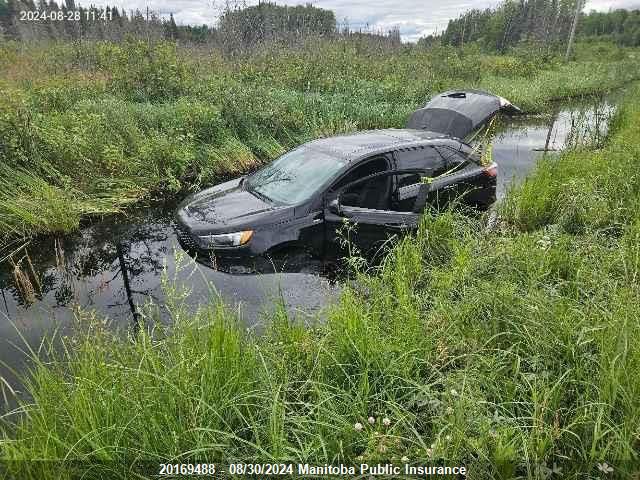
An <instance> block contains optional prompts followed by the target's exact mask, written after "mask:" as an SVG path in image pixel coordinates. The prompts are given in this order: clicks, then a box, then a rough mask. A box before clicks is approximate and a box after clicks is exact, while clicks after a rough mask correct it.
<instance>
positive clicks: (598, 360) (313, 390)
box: [0, 88, 640, 479]
mask: <svg viewBox="0 0 640 480" xmlns="http://www.w3.org/2000/svg"><path fill="white" fill-rule="evenodd" d="M638 93H640V89H638V88H636V89H634V91H632V92H631V93H630V94H629V95H628V96H627V99H626V100H627V101H626V102H625V103H623V107H622V109H621V111H620V112H619V114H618V118H617V120H616V122H615V126H614V129H613V131H612V133H611V138H610V140H609V142H608V143H607V144H606V146H604V147H603V148H601V149H600V150H595V151H587V150H583V151H580V152H570V153H567V154H564V155H562V156H561V157H559V158H557V159H553V160H551V159H546V160H542V161H541V163H540V166H539V170H538V171H537V172H536V173H534V174H533V175H532V177H531V178H530V179H529V180H527V181H526V182H525V183H524V184H523V185H522V186H521V187H516V188H514V189H513V190H512V191H511V192H510V193H509V195H508V198H507V201H506V203H505V205H504V207H503V208H502V211H501V214H500V221H499V222H498V227H497V228H496V229H494V230H492V231H486V230H485V229H483V225H482V221H481V219H473V218H468V217H464V216H461V215H460V214H457V213H455V212H446V213H444V214H441V215H437V216H431V215H426V216H425V218H424V220H423V222H422V225H421V227H420V231H419V232H418V233H417V235H416V236H414V237H411V238H405V239H403V240H402V241H400V242H398V243H397V245H396V246H395V247H394V248H393V250H392V251H391V252H390V254H389V256H388V257H387V259H386V260H385V262H384V263H383V264H382V265H381V266H380V267H379V268H378V270H377V271H374V272H369V273H359V274H358V275H357V277H356V280H355V281H354V282H353V283H352V284H350V286H347V287H345V289H344V292H343V294H342V295H341V298H340V301H339V303H338V304H337V305H336V306H334V307H333V308H331V309H330V311H329V312H328V318H327V321H326V323H323V324H319V325H316V326H315V327H313V328H305V327H304V326H302V325H301V324H299V323H298V322H296V321H295V319H294V318H290V317H289V316H288V315H287V313H286V310H285V309H284V308H282V307H280V308H278V309H276V311H275V313H274V314H273V315H272V318H271V322H270V324H269V325H270V326H269V328H268V329H267V332H266V334H265V335H264V336H262V337H254V336H253V335H251V334H250V333H248V332H246V331H244V330H243V329H242V328H241V326H240V325H239V324H238V323H237V322H236V320H235V317H234V315H233V314H232V313H231V312H229V311H227V310H226V309H225V308H224V307H223V306H222V305H221V304H220V303H218V302H217V301H216V300H215V299H213V300H212V301H211V303H210V304H204V305H202V306H201V308H200V309H199V310H198V311H197V312H195V313H193V312H191V311H190V310H189V309H188V308H187V307H186V306H185V305H184V303H183V299H184V298H185V295H184V293H185V290H184V289H185V288H188V286H185V285H180V284H177V283H176V282H175V281H174V279H166V280H165V283H164V286H165V288H167V290H168V299H169V300H168V301H167V304H166V305H163V306H162V308H166V309H167V310H168V311H169V312H170V313H171V317H172V319H173V324H172V327H171V328H170V329H165V328H164V327H161V326H160V324H159V323H155V327H154V328H153V329H151V330H148V331H147V330H143V331H141V332H140V334H139V336H138V338H137V339H135V341H129V340H123V339H122V338H121V337H120V338H118V337H115V336H114V335H112V334H110V333H108V331H106V330H105V329H104V328H102V327H101V326H100V325H101V322H100V321H99V320H100V319H96V318H93V317H92V315H91V314H90V313H86V312H85V313H81V315H80V317H79V322H80V326H81V327H82V328H83V329H84V332H85V333H84V334H79V335H78V336H76V337H75V338H73V339H71V340H69V341H67V342H65V345H66V348H65V349H64V351H63V353H62V354H61V355H60V356H59V358H58V360H57V361H54V362H52V363H50V364H45V363H43V362H38V361H36V364H35V366H34V368H33V371H32V372H31V376H30V379H29V380H28V383H27V386H28V387H27V390H28V392H29V394H30V395H32V397H33V400H32V401H31V402H28V403H25V404H24V405H23V406H22V408H21V410H20V412H21V414H20V415H16V416H15V417H12V416H8V417H6V418H5V419H4V423H3V439H2V440H1V443H0V451H1V453H0V455H1V458H2V459H3V460H5V461H9V462H8V463H7V465H8V468H9V469H10V470H11V471H13V472H14V473H15V474H16V475H17V476H18V477H22V478H41V479H46V478H56V479H58V478H74V477H73V476H74V475H77V474H78V472H77V471H73V470H72V468H77V469H80V470H82V473H83V474H84V476H83V478H104V477H105V476H107V475H108V476H110V478H127V477H128V476H130V469H133V470H138V471H140V472H143V471H144V465H142V462H143V460H144V459H151V460H155V461H159V460H163V461H173V462H181V461H188V460H193V461H195V460H197V459H200V460H202V459H207V460H216V461H218V462H232V461H234V460H245V461H292V462H309V463H316V464H320V465H322V464H324V463H325V462H327V463H338V462H343V463H356V464H357V463H361V462H369V463H375V462H395V463H402V462H406V461H408V462H416V463H420V464H424V463H428V462H431V461H445V462H447V463H450V464H465V465H467V466H468V468H469V470H470V473H469V478H472V479H486V478H500V479H506V478H530V479H539V478H549V477H550V476H551V478H554V477H555V478H633V475H637V474H638V471H639V470H640V459H639V458H638V441H639V439H638V425H639V424H640V423H639V422H640V347H639V345H640V324H639V323H638V318H640V289H639V288H638V285H640V283H639V282H638V276H639V274H640V261H639V259H640V218H639V217H638V212H639V211H640V210H638V201H639V199H640V190H639V188H640V177H638V175H637V173H636V171H637V159H638V158H640V101H638V98H639V97H638ZM574 197H576V198H574ZM155 308H157V307H153V306H150V307H149V308H148V309H147V311H146V313H145V315H146V319H147V321H148V322H150V323H151V324H152V325H154V311H155V310H154V309H155ZM369 417H372V421H371V423H369V420H368V418H369ZM357 424H360V425H357ZM25 459H48V460H51V459H66V460H71V459H73V460H78V461H79V463H76V464H74V465H75V467H73V466H72V465H71V464H64V463H55V464H52V463H35V462H31V463H29V462H20V460H25ZM605 464H606V466H605ZM609 468H612V469H613V470H612V471H611V472H608V469H609ZM559 469H560V470H559ZM604 470H606V471H607V472H608V473H607V472H605V471H604Z"/></svg>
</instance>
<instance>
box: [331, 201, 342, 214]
mask: <svg viewBox="0 0 640 480" xmlns="http://www.w3.org/2000/svg"><path fill="white" fill-rule="evenodd" d="M329 211H330V212H331V213H335V214H336V215H342V205H340V197H337V198H334V199H333V200H331V201H330V202H329Z"/></svg>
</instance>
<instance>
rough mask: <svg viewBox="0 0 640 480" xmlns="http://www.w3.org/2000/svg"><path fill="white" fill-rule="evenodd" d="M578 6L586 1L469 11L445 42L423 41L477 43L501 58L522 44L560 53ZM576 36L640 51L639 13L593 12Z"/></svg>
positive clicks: (524, 2)
mask: <svg viewBox="0 0 640 480" xmlns="http://www.w3.org/2000/svg"><path fill="white" fill-rule="evenodd" d="M578 1H579V2H581V5H583V4H584V0H507V1H505V2H504V3H502V4H501V5H499V6H498V7H496V8H488V9H484V10H479V9H472V10H469V11H467V12H465V13H464V14H462V15H460V16H459V17H458V18H456V19H454V20H450V21H449V24H448V25H447V28H446V30H445V31H444V32H443V33H442V34H441V35H440V36H430V37H425V38H423V39H422V40H421V41H422V43H424V44H431V43H434V42H441V43H442V44H444V45H453V46H463V45H465V44H468V43H472V42H475V43H479V44H481V45H482V46H483V47H485V48H487V49H489V50H497V51H500V52H502V51H505V50H506V49H508V48H510V47H513V46H515V45H517V44H519V43H523V42H536V43H544V44H546V45H547V46H548V48H549V49H555V48H561V47H562V46H563V45H566V41H567V39H568V37H569V34H570V30H571V24H572V22H573V18H574V15H575V10H576V6H577V5H576V2H578ZM577 33H578V35H579V36H580V37H582V38H593V37H603V36H604V37H608V38H610V39H612V40H614V41H616V42H618V43H619V44H622V45H626V46H637V45H640V11H638V10H635V11H628V10H615V11H610V12H606V13H605V12H595V11H593V12H590V13H589V14H587V15H582V17H581V18H580V23H579V24H578V32H577Z"/></svg>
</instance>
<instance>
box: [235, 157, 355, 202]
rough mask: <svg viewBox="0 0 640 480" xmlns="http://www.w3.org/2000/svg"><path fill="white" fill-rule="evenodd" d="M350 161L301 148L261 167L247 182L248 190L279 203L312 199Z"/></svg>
mask: <svg viewBox="0 0 640 480" xmlns="http://www.w3.org/2000/svg"><path fill="white" fill-rule="evenodd" d="M345 164H346V162H345V161H344V160H341V159H339V158H336V157H332V156H330V155H327V154H325V153H322V152H319V151H317V150H312V149H310V148H308V147H298V148H296V149H295V150H292V151H290V152H289V153H285V154H284V155H283V156H281V157H280V158H278V159H277V160H275V161H274V162H273V163H270V164H269V165H266V166H265V167H263V168H261V169H260V170H258V171H257V172H255V173H254V174H252V175H251V176H249V177H248V178H247V180H246V183H245V185H246V188H247V190H248V191H249V192H253V193H255V194H256V195H258V196H262V197H265V198H266V199H268V200H272V201H274V202H277V203H284V204H287V205H293V204H296V203H299V202H303V201H305V200H308V199H309V198H310V197H311V195H313V194H314V193H315V192H316V191H317V190H318V188H320V187H321V186H322V185H323V184H324V183H325V182H326V181H327V180H329V179H330V178H332V177H333V176H334V175H335V174H336V173H338V172H339V171H340V170H341V169H342V168H343V167H344V166H345Z"/></svg>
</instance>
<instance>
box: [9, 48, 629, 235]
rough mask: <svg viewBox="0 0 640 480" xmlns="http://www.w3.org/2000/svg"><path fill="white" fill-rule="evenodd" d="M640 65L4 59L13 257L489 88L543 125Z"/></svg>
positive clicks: (412, 53)
mask: <svg viewBox="0 0 640 480" xmlns="http://www.w3.org/2000/svg"><path fill="white" fill-rule="evenodd" d="M639 71H640V56H639V54H638V53H637V52H636V51H634V50H624V49H619V48H617V47H614V46H612V45H607V44H588V45H587V44H585V45H581V46H579V48H578V52H577V57H576V60H575V61H573V62H571V63H569V64H563V63H562V62H561V61H560V60H559V59H558V58H555V57H552V56H546V55H543V54H540V53H537V52H535V51H514V52H513V53H512V54H510V55H505V56H493V55H486V54H482V53H480V52H478V51H476V50H473V49H471V48H468V49H466V50H455V49H448V48H434V49H432V50H425V49H420V48H417V47H412V46H403V47H398V48H391V47H389V49H387V50H380V49H379V46H376V47H374V46H371V45H368V44H367V43H366V42H364V41H358V40H348V41H347V40H345V41H335V42H320V43H318V42H310V43H309V44H308V45H307V46H305V47H303V48H297V49H285V50H282V49H277V48H274V49H272V50H270V49H265V50H262V51H260V52H257V53H254V54H252V55H250V56H244V57H233V58H225V57H223V56H222V55H220V54H219V53H217V52H215V51H214V52H211V51H202V50H196V49H191V50H187V49H180V48H177V47H176V46H175V45H172V44H168V43H161V44H157V45H151V46H150V45H147V44H146V43H144V42H129V43H124V44H112V43H77V44H71V43H59V44H51V45H48V46H37V45H35V46H34V45H31V46H29V45H25V44H12V43H5V44H3V45H2V46H0V139H1V141H0V164H2V167H1V169H0V183H1V184H2V189H1V190H0V244H1V242H2V241H3V240H4V241H6V240H8V239H15V238H19V237H29V236H32V235H34V234H38V233H46V232H56V231H62V232H64V231H70V230H73V229H75V228H77V227H78V225H79V222H80V220H81V219H82V218H84V217H87V216H91V215H101V214H108V213H112V212H116V211H121V210H122V209H123V208H125V207H126V206H127V205H128V204H130V203H132V202H136V201H138V200H140V199H145V198H146V199H149V198H153V197H154V196H166V195H170V194H171V193H172V192H176V191H179V190H184V189H196V188H198V187H199V186H201V185H204V184H209V183H211V182H213V181H215V180H218V179H220V178H222V177H226V176H231V175H237V174H239V173H240V172H245V171H247V170H250V169H252V168H255V167H256V166H257V165H259V164H260V163H261V162H263V161H264V160H267V159H271V158H274V157H275V156H277V155H279V154H280V153H282V152H283V151H284V150H286V149H287V148H290V147H292V146H293V145H295V144H298V143H300V142H303V141H305V140H308V139H310V138H314V137H318V136H322V135H329V134H334V133H337V132H343V131H351V130H356V129H369V128H378V127H402V126H403V125H404V122H405V120H406V118H407V116H408V114H409V113H410V112H411V111H412V110H413V109H415V107H416V106H418V105H420V104H422V103H424V102H425V100H426V99H427V98H428V97H429V96H430V95H432V94H433V93H435V92H438V91H442V90H444V89H448V88H454V87H479V88H485V89H488V90H491V91H493V92H495V93H497V94H500V95H503V96H505V97H507V98H509V99H510V100H512V101H513V102H515V103H517V104H519V105H520V106H522V107H523V108H524V109H525V110H527V111H532V112H539V111H542V110H544V109H545V108H547V107H548V105H549V102H550V101H551V100H554V99H560V98H566V97H569V96H580V95H588V94H593V93H599V92H604V91H607V90H610V89H613V88H616V87H618V86H620V85H622V84H624V83H626V82H628V81H630V80H632V79H635V78H638V72H639Z"/></svg>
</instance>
